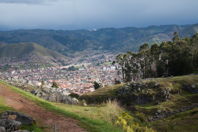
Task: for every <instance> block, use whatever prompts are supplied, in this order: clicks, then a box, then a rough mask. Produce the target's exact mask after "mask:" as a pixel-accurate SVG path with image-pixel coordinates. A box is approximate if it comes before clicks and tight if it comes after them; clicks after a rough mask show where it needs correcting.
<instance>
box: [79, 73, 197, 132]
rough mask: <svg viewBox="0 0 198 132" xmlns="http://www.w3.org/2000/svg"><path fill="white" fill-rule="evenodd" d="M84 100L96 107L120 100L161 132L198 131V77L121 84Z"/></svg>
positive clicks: (103, 89)
mask: <svg viewBox="0 0 198 132" xmlns="http://www.w3.org/2000/svg"><path fill="white" fill-rule="evenodd" d="M81 98H82V99H85V100H87V102H89V103H92V104H93V103H102V102H104V101H107V100H109V99H111V100H115V99H116V100H117V101H119V102H120V103H121V104H122V106H124V107H125V108H127V109H128V110H129V111H130V112H131V114H132V115H133V116H134V117H136V118H137V119H139V120H140V121H141V122H142V123H143V124H145V123H146V124H147V125H149V126H150V127H152V128H153V129H155V130H156V131H159V132H178V131H182V132H185V131H189V132H195V131H198V127H197V125H196V124H197V123H198V118H197V117H198V110H197V108H198V75H186V76H178V77H168V78H157V79H147V80H143V81H141V82H137V83H129V84H119V85H115V86H109V87H104V88H100V89H98V90H96V91H95V92H93V93H88V94H86V95H83V96H82V97H81ZM188 122H189V123H188Z"/></svg>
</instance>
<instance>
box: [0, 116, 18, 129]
mask: <svg viewBox="0 0 198 132" xmlns="http://www.w3.org/2000/svg"><path fill="white" fill-rule="evenodd" d="M0 126H3V127H4V128H5V129H6V132H13V131H15V130H18V129H19V128H20V127H21V122H19V121H15V120H10V119H0Z"/></svg>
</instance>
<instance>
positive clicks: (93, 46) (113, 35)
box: [0, 24, 198, 63]
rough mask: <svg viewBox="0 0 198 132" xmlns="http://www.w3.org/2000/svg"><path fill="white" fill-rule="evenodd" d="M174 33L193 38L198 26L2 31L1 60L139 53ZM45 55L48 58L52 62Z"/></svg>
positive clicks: (0, 34) (0, 35) (51, 59)
mask: <svg viewBox="0 0 198 132" xmlns="http://www.w3.org/2000/svg"><path fill="white" fill-rule="evenodd" d="M174 32H178V33H179V34H180V36H181V37H189V36H192V35H193V34H195V33H197V32H198V24H193V25H182V26H180V25H162V26H149V27H145V28H135V27H126V28H103V29H98V30H42V29H34V30H13V31H0V43H1V46H0V57H1V60H2V57H5V56H6V57H15V58H18V59H21V58H23V57H24V56H26V57H27V54H29V55H30V54H34V55H35V56H37V57H36V58H42V59H38V60H43V59H44V58H45V60H46V61H47V62H49V63H51V62H53V63H54V62H57V60H66V59H67V57H66V56H70V57H71V56H72V55H74V53H81V52H83V51H90V52H91V51H107V52H114V53H120V52H125V51H129V50H130V51H131V50H132V51H137V50H138V48H139V46H140V45H142V44H143V43H149V44H152V43H160V42H161V41H169V40H171V39H172V37H173V33H174ZM17 43H18V44H17ZM21 43H23V44H21ZM25 43H26V44H25ZM28 44H29V45H28ZM2 45H3V46H2ZM14 49H17V50H14ZM78 55H79V54H78ZM31 56H32V55H31ZM43 56H48V57H47V58H48V59H46V57H43ZM57 58H58V59H57ZM63 58H64V59H63ZM28 59H29V60H30V58H28ZM55 60H56V61H55Z"/></svg>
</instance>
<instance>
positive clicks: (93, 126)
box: [0, 81, 122, 132]
mask: <svg viewBox="0 0 198 132" xmlns="http://www.w3.org/2000/svg"><path fill="white" fill-rule="evenodd" d="M0 83H2V84H4V85H6V86H8V87H9V88H11V89H13V90H14V91H16V92H18V93H20V94H21V95H23V96H24V97H26V98H28V99H30V100H32V101H34V102H35V103H37V104H38V105H39V106H41V107H44V108H46V109H47V110H49V111H52V112H56V113H58V114H62V115H63V116H66V117H71V118H74V119H76V120H79V121H80V124H79V125H80V126H81V127H83V128H85V129H87V130H88V131H90V132H121V131H122V130H120V129H119V128H117V127H115V126H113V125H111V124H110V123H108V122H107V121H103V120H99V119H91V118H88V117H86V116H83V115H79V114H76V113H73V112H69V111H66V110H65V109H63V108H61V107H59V106H56V105H54V104H53V103H50V102H48V101H45V100H43V99H40V98H38V97H36V96H34V95H32V94H30V93H27V92H25V91H23V90H21V89H19V88H17V87H14V86H11V85H8V84H7V83H5V82H2V81H0Z"/></svg>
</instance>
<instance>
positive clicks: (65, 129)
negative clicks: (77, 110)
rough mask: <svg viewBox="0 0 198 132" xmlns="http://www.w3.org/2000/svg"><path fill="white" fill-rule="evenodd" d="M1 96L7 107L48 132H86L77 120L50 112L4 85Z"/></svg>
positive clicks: (0, 85) (0, 88) (0, 86)
mask: <svg viewBox="0 0 198 132" xmlns="http://www.w3.org/2000/svg"><path fill="white" fill-rule="evenodd" d="M0 96H2V97H3V98H4V99H5V103H6V105H8V106H10V107H12V108H14V109H15V110H17V111H19V112H22V113H25V114H27V115H29V116H31V117H32V118H34V119H35V120H36V122H37V124H38V125H39V126H41V127H43V128H44V130H45V131H46V132H86V130H85V129H83V128H81V127H80V126H79V125H78V124H79V122H78V121H77V120H74V119H72V118H67V117H64V116H62V115H59V114H56V113H53V112H50V111H48V110H46V109H45V108H42V107H40V106H38V105H37V104H36V103H34V102H33V101H30V100H28V99H27V98H25V97H23V96H22V95H20V94H18V93H16V92H14V91H12V90H11V89H10V88H8V87H7V86H5V85H2V84H0Z"/></svg>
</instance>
